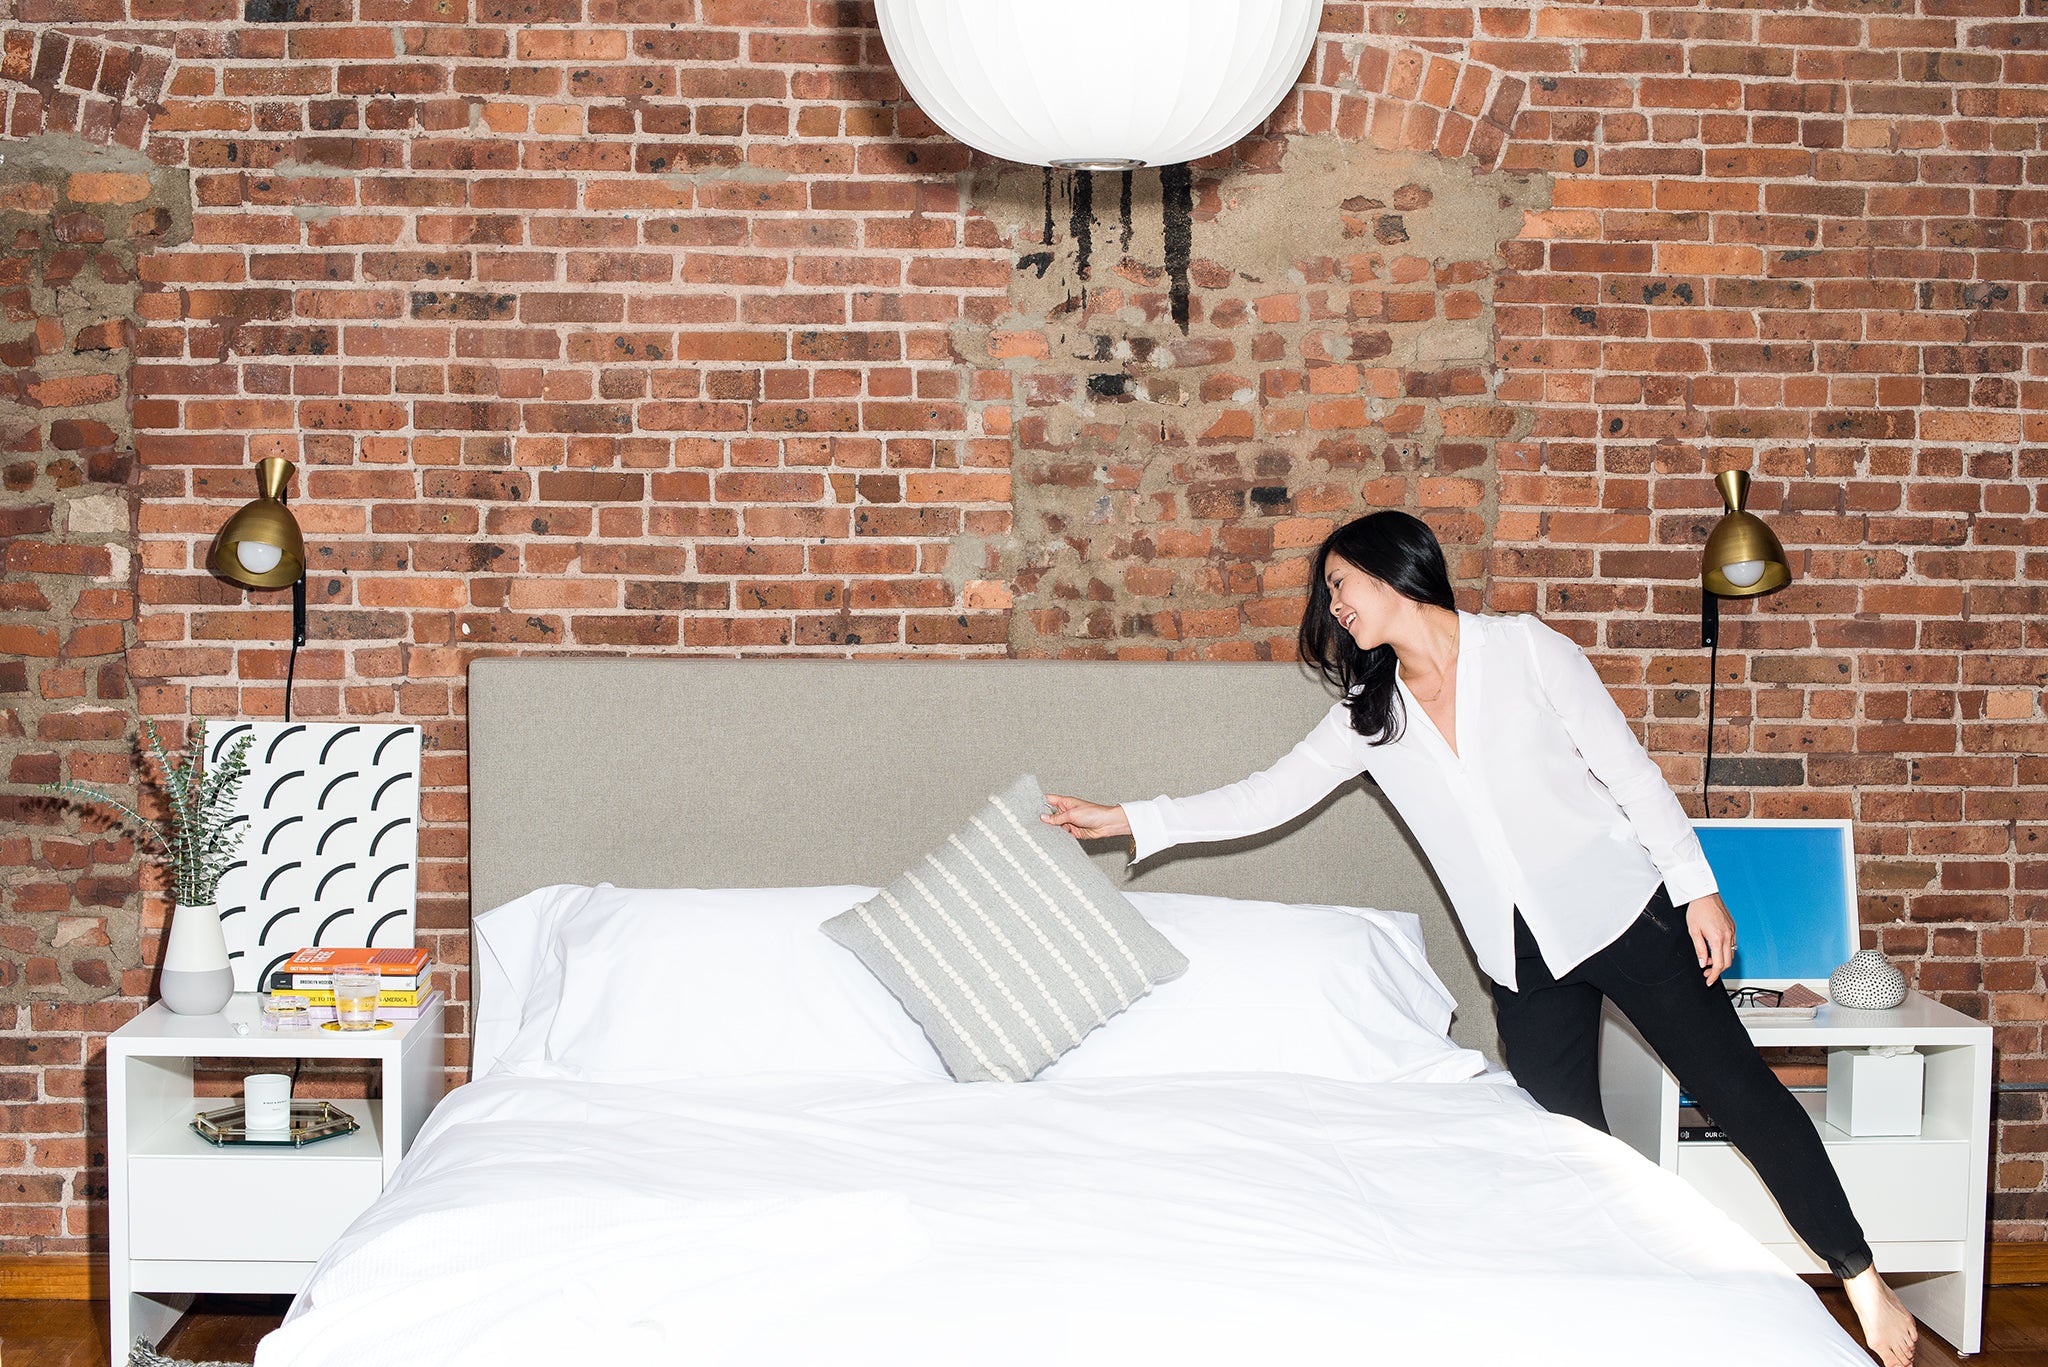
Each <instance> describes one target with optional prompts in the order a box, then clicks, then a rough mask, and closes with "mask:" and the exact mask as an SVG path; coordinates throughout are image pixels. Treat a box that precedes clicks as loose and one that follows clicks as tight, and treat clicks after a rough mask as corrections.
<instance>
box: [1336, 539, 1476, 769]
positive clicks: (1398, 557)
mask: <svg viewBox="0 0 2048 1367" xmlns="http://www.w3.org/2000/svg"><path fill="white" fill-rule="evenodd" d="M1333 555H1335V556H1340V557H1342V558H1343V559H1344V560H1346V561H1348V562H1350V563H1351V564H1352V565H1355V566H1357V567H1358V569H1360V570H1362V571H1363V572H1364V573H1366V574H1369V575H1371V576H1372V577H1373V578H1375V579H1377V580H1379V581H1380V582H1381V583H1382V584H1385V585H1386V586H1387V587H1388V588H1390V589H1392V590H1393V591H1394V592H1396V593H1398V594H1400V595H1401V596H1402V597H1403V598H1408V599H1412V600H1413V601H1415V602H1417V603H1427V604H1429V605H1430V606H1431V607H1439V608H1447V609H1450V610H1451V611H1453V612H1455V611H1456V610H1457V606H1458V604H1457V600H1456V599H1455V598H1453V597H1452V596H1451V575H1450V571H1449V570H1447V569H1445V568H1444V548H1443V547H1442V546H1440V545H1438V544H1437V539H1436V533H1435V532H1433V531H1431V530H1430V529H1429V524H1427V523H1425V522H1424V521H1423V520H1422V519H1421V518H1419V517H1413V516H1411V515H1409V514H1407V513H1403V512H1398V511H1395V510H1393V509H1388V510H1386V511H1384V512H1378V513H1368V514H1367V515H1366V516H1364V517H1361V518H1357V519H1354V520H1353V521H1350V522H1347V523H1345V524H1344V525H1343V526H1341V527H1339V528H1338V529H1337V530H1336V531H1334V532H1331V533H1330V535H1329V536H1328V537H1326V538H1325V539H1324V541H1323V544H1322V545H1320V546H1318V547H1317V548H1316V563H1315V575H1314V577H1313V578H1312V579H1310V580H1309V586H1308V610H1307V611H1305V612H1304V613H1302V615H1301V658H1302V659H1303V661H1305V662H1306V663H1308V664H1310V665H1313V666H1314V667H1315V668H1316V669H1317V670H1319V671H1320V672H1321V673H1322V676H1323V677H1324V678H1325V679H1327V680H1328V681H1329V682H1331V683H1333V684H1335V685H1336V686H1337V687H1338V689H1339V690H1341V691H1342V692H1343V694H1344V696H1345V698H1346V700H1347V701H1348V703H1349V705H1350V708H1351V729H1352V730H1354V731H1356V732H1357V733H1358V734H1359V735H1361V736H1367V737H1370V738H1371V739H1372V743H1373V744H1374V745H1386V744H1388V743H1389V742H1391V741H1396V740H1399V739H1400V738H1401V732H1402V731H1403V730H1404V729H1406V726H1407V718H1405V717H1403V716H1400V715H1398V714H1399V711H1400V703H1399V694H1397V693H1396V692H1395V689H1394V671H1395V670H1396V669H1397V668H1398V667H1399V664H1400V662H1399V661H1398V660H1397V659H1395V657H1394V648H1393V647H1392V646H1389V645H1382V646H1375V647H1374V648H1373V649H1371V650H1360V649H1359V648H1358V645H1357V643H1356V642H1354V641H1353V640H1352V639H1351V633H1349V632H1347V631H1346V630H1344V628H1342V627H1340V626H1338V625H1337V619H1336V618H1335V617H1333V616H1331V615H1330V586H1329V584H1328V582H1327V581H1326V580H1325V579H1324V577H1323V576H1324V573H1325V571H1326V569H1327V568H1328V566H1329V563H1330V557H1331V556H1333Z"/></svg>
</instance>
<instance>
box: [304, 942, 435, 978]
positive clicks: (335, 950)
mask: <svg viewBox="0 0 2048 1367" xmlns="http://www.w3.org/2000/svg"><path fill="white" fill-rule="evenodd" d="M426 966H427V951H426V950H424V949H418V948H410V949H365V948H363V947H362V946H360V945H353V946H351V945H329V946H326V947H315V948H312V949H302V950H300V951H299V952H298V953H296V954H294V955H292V957H291V958H289V959H287V960H285V961H284V962H283V963H281V964H279V965H278V966H277V971H278V972H280V973H336V972H343V973H346V972H356V973H381V974H384V975H385V976H387V977H393V978H412V977H417V976H418V975H419V974H420V972H421V971H422V970H424V969H425V968H426Z"/></svg>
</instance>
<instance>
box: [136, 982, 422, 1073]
mask: <svg viewBox="0 0 2048 1367" xmlns="http://www.w3.org/2000/svg"><path fill="white" fill-rule="evenodd" d="M262 1002H263V998H262V996H261V995H260V994H258V993H255V992H237V993H235V995H234V997H233V998H231V999H230V1000H229V1002H228V1004H227V1006H226V1007H224V1008H223V1009H222V1010H221V1011H220V1012H219V1014H217V1015H212V1016H180V1015H178V1014H176V1013H175V1012H173V1011H171V1010H170V1009H169V1008H168V1007H166V1006H165V1005H164V1004H163V1003H162V1002H156V1003H154V1004H152V1005H151V1006H150V1007H149V1009H148V1010H146V1011H144V1012H143V1013H142V1014H141V1015H139V1016H137V1017H136V1018H135V1019H134V1020H132V1021H129V1022H128V1023H127V1024H126V1025H124V1026H122V1027H121V1028H120V1029H119V1030H116V1031H115V1032H114V1033H113V1034H112V1035H110V1036H108V1037H107V1048H108V1051H109V1052H111V1053H117V1054H145V1055H150V1056H153V1057H158V1058H212V1057H217V1056H222V1055H226V1056H231V1057H234V1058H397V1057H398V1056H400V1055H401V1054H403V1053H404V1052H405V1042H406V1040H407V1039H408V1038H409V1037H411V1036H412V1035H414V1034H415V1033H417V1032H418V1031H419V1029H420V1027H421V1026H423V1025H425V1026H429V1027H430V1028H431V1027H438V1025H439V1022H440V1019H441V1010H442V1005H443V999H440V998H437V999H436V1000H435V1002H434V1004H433V1005H432V1006H431V1007H429V1008H428V1009H427V1011H426V1013H425V1014H423V1015H422V1016H421V1017H420V1018H419V1019H418V1020H401V1021H393V1022H391V1028H390V1029H388V1030H323V1029H321V1028H320V1026H319V1024H318V1023H317V1022H316V1023H314V1024H311V1025H308V1026H307V1027H306V1028H304V1029H302V1030H266V1029H264V1027H263V1007H262ZM236 1026H241V1027H242V1029H243V1030H246V1031H247V1033H246V1034H244V1033H241V1032H240V1031H237V1029H236Z"/></svg>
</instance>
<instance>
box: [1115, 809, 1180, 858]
mask: <svg viewBox="0 0 2048 1367" xmlns="http://www.w3.org/2000/svg"><path fill="white" fill-rule="evenodd" d="M1165 800H1166V799H1164V798H1152V799H1149V800H1145V801H1139V802H1126V803H1124V804H1123V808H1124V820H1126V821H1128V822H1130V823H1131V845H1132V847H1133V848H1132V851H1131V860H1130V863H1131V864H1136V863H1139V862H1140V861H1142V860H1145V859H1149V858H1151V857H1152V856H1153V855H1155V854H1157V853H1159V852H1160V851H1161V850H1165V849H1171V848H1172V847H1173V845H1174V843H1175V842H1174V841H1173V840H1170V839H1168V838H1167V834H1166V818H1165V817H1164V816H1163V815H1161V813H1160V811H1159V804H1160V803H1161V802H1163V801H1165ZM1124 867H1126V868H1129V867H1130V864H1126V865H1125V866H1124Z"/></svg>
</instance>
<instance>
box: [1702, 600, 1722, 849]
mask: <svg viewBox="0 0 2048 1367" xmlns="http://www.w3.org/2000/svg"><path fill="white" fill-rule="evenodd" d="M1700 644H1701V645H1703V646H1705V647H1706V648H1707V762H1706V763H1705V764H1703V765H1701V766H1700V815H1701V816H1703V817H1705V816H1712V815H1713V812H1711V811H1710V810H1708V808H1707V785H1708V784H1710V783H1712V782H1713V781H1714V684H1715V683H1716V679H1715V676H1716V675H1718V674H1719V673H1720V672H1721V668H1720V659H1721V599H1720V598H1719V596H1718V595H1716V594H1715V593H1714V591H1713V590H1712V589H1710V588H1707V587H1706V586H1705V585H1701V587H1700Z"/></svg>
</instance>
